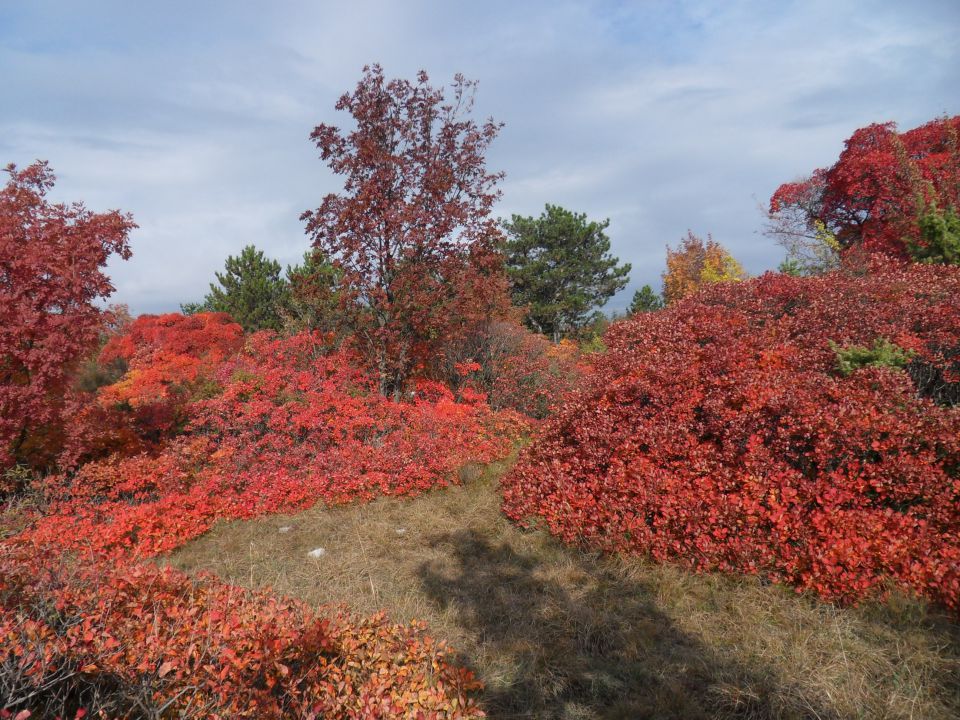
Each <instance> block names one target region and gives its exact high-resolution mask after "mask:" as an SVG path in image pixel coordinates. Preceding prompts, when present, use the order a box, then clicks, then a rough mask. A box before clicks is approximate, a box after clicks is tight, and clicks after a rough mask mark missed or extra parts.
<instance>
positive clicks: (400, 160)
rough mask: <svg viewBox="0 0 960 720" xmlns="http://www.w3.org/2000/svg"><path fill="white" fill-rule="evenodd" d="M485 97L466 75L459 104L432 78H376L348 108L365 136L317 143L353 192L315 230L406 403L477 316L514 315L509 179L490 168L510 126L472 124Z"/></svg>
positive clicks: (343, 104) (384, 384) (359, 334)
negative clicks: (488, 157)
mask: <svg viewBox="0 0 960 720" xmlns="http://www.w3.org/2000/svg"><path fill="white" fill-rule="evenodd" d="M475 87H476V84H475V83H474V82H471V81H468V80H466V79H464V78H463V77H462V76H460V75H457V76H456V77H455V79H454V82H453V84H452V86H451V97H450V98H447V97H446V96H445V94H444V91H443V89H441V88H435V87H432V86H431V85H430V84H429V79H428V77H427V74H426V73H425V72H421V73H420V74H419V75H418V76H417V79H416V81H415V82H410V81H408V80H402V79H397V80H387V79H386V78H385V77H384V74H383V70H382V68H381V67H380V66H379V65H373V66H372V67H366V68H364V73H363V78H362V79H361V80H360V82H359V83H358V84H357V87H356V89H355V90H354V92H353V93H348V94H345V95H343V96H342V97H341V98H340V100H339V102H338V103H337V105H336V107H337V109H338V110H344V111H346V112H348V113H350V115H351V116H352V117H353V119H354V121H355V127H354V129H353V130H352V131H350V132H345V131H342V130H340V129H339V128H336V127H334V126H332V125H326V124H324V125H319V126H318V127H317V128H316V129H315V130H314V131H313V133H312V135H311V139H312V140H313V141H314V142H315V143H316V145H317V148H318V149H319V150H320V157H321V158H322V159H323V160H324V161H326V162H327V163H328V164H329V166H330V168H331V169H332V170H333V171H334V172H335V173H336V174H338V175H341V176H343V178H344V187H343V192H342V193H340V194H333V193H332V194H329V195H327V196H326V197H325V198H324V199H323V202H322V203H321V205H320V207H319V208H317V209H316V210H313V211H307V212H305V213H304V214H303V219H304V220H305V221H306V224H307V232H308V234H309V235H310V236H311V238H312V239H313V243H314V245H315V246H316V247H317V248H320V249H321V250H323V251H324V252H325V253H326V254H327V255H328V256H329V257H330V258H331V259H332V261H333V262H334V264H335V265H336V266H337V267H338V268H339V269H340V271H341V272H342V291H341V302H342V303H343V306H344V310H345V319H346V321H347V322H348V324H349V325H350V326H351V329H352V330H353V331H354V333H355V335H356V342H357V345H358V347H359V349H360V350H361V352H362V353H363V355H364V357H365V358H366V360H367V362H368V363H369V364H370V366H371V368H372V369H373V371H374V372H375V373H376V375H377V378H378V385H379V390H380V392H381V393H382V394H383V395H392V396H393V397H394V398H399V397H400V394H401V392H402V391H403V390H404V388H405V386H406V384H407V381H408V379H409V378H410V376H411V375H412V374H414V373H415V372H416V370H417V369H418V367H422V366H424V365H426V364H427V363H428V362H429V361H430V360H431V356H432V355H434V354H436V352H437V350H438V346H439V344H440V343H441V342H444V341H447V342H448V341H449V339H450V336H451V334H455V333H457V332H459V331H463V330H465V329H467V328H469V327H470V326H471V324H472V323H471V322H470V318H471V317H475V318H478V319H479V318H481V317H484V316H489V315H491V314H496V312H497V311H505V310H506V308H507V305H508V300H507V299H506V298H507V295H506V290H507V285H506V281H505V279H504V278H503V271H502V267H501V265H500V263H499V262H497V255H496V253H495V251H494V242H493V240H494V238H495V236H496V232H497V230H496V226H495V224H494V222H493V220H492V219H491V217H490V209H491V206H492V205H493V203H494V201H495V200H496V199H497V197H498V196H499V191H498V190H497V189H496V186H497V183H498V181H499V180H500V179H501V178H502V177H503V174H502V173H492V172H489V171H488V170H487V168H486V164H485V160H484V155H485V153H486V150H487V148H488V146H489V145H490V143H491V142H492V141H493V139H494V138H495V137H496V136H497V133H498V132H499V129H500V125H499V124H498V123H495V122H493V121H492V120H488V121H486V122H484V123H482V124H477V123H476V122H475V121H474V120H472V119H470V117H469V114H470V111H471V109H472V106H473V95H474V91H475Z"/></svg>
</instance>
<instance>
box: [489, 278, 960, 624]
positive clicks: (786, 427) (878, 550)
mask: <svg viewBox="0 0 960 720" xmlns="http://www.w3.org/2000/svg"><path fill="white" fill-rule="evenodd" d="M878 338H884V339H887V340H889V341H891V342H894V343H896V344H898V345H899V346H901V347H902V348H905V349H909V350H911V351H913V352H914V353H916V354H915V356H914V359H913V361H912V363H911V365H910V367H909V368H908V369H909V371H910V374H908V373H907V372H904V371H902V370H897V369H891V368H878V367H866V368H863V369H861V370H858V371H856V372H854V373H852V374H851V375H850V376H848V377H844V376H842V375H841V374H840V373H839V372H837V371H836V370H835V367H836V362H837V358H836V353H835V351H834V350H833V349H832V348H831V345H830V342H831V341H833V342H835V343H837V344H839V345H840V346H850V345H859V346H866V347H869V346H870V345H871V344H872V343H873V342H874V341H875V340H876V339H878ZM606 343H607V344H608V346H609V348H610V350H609V352H608V353H607V354H606V355H604V356H601V357H600V358H599V359H598V360H597V363H596V365H597V367H596V370H595V373H594V374H593V375H592V376H590V377H588V378H587V380H586V381H585V383H584V384H583V387H582V389H581V391H580V392H579V394H577V395H576V396H575V397H573V398H572V399H571V400H570V401H569V402H568V403H567V404H566V405H565V406H564V407H563V408H562V409H561V410H560V411H559V413H558V414H557V415H556V416H554V418H552V419H551V420H550V421H549V422H548V424H547V426H546V428H545V430H544V432H543V434H542V437H540V439H539V440H538V441H537V442H536V443H535V444H533V445H532V446H531V447H529V448H528V449H527V450H526V451H525V452H524V453H523V455H522V456H521V459H520V462H519V463H518V465H517V466H516V468H515V469H514V470H513V471H512V473H511V474H510V475H509V476H508V477H507V478H506V479H505V481H504V509H505V512H506V513H507V514H508V515H509V516H510V517H512V518H514V519H518V520H521V521H524V522H529V521H530V520H531V518H533V517H537V518H540V519H541V520H542V521H543V522H545V524H546V526H547V527H548V528H549V529H550V530H551V531H552V532H553V533H555V534H557V535H559V536H560V537H562V538H564V539H565V540H568V541H579V542H584V543H587V544H590V545H595V546H598V547H602V548H605V549H610V550H629V551H636V552H642V553H648V554H649V555H651V556H652V557H653V558H655V559H658V560H677V561H680V562H683V563H685V564H687V565H689V566H692V567H694V568H697V569H703V570H708V569H721V570H736V571H742V572H751V573H762V574H765V575H768V576H770V577H772V578H774V579H777V580H780V581H783V582H787V583H791V584H793V585H796V586H797V587H798V588H811V589H814V590H816V591H817V592H818V593H820V594H822V595H824V596H826V597H830V598H839V599H842V600H853V599H856V598H859V597H862V596H864V595H865V594H867V593H868V592H869V591H871V590H872V589H873V588H875V587H876V586H877V585H878V584H880V583H881V582H882V581H883V580H884V579H892V580H893V581H894V582H896V583H897V584H899V585H901V586H904V587H907V588H911V589H912V590H914V591H916V592H917V593H919V594H922V595H925V596H927V597H930V598H933V599H935V600H937V601H939V602H942V603H944V604H946V605H948V606H951V607H954V608H960V409H957V408H956V407H951V406H949V404H939V405H938V404H935V403H934V401H933V400H932V399H930V397H927V396H925V395H929V396H933V397H937V398H940V399H942V398H943V397H945V394H944V392H943V388H944V387H946V386H951V385H950V384H951V383H956V382H957V381H958V380H960V373H958V372H957V370H958V360H957V358H958V357H960V270H958V269H957V268H931V267H926V266H910V267H906V266H880V265H878V266H877V267H876V268H875V272H874V273H873V274H871V275H868V276H861V277H855V276H851V275H843V274H832V275H828V276H823V277H819V278H810V279H799V278H790V277H787V276H784V275H765V276H763V277H761V278H758V279H756V280H753V281H749V282H745V283H727V284H721V285H718V286H716V287H712V288H710V289H708V290H706V291H704V292H701V293H700V294H698V295H696V296H694V297H692V298H690V299H688V300H685V301H683V302H680V303H677V304H676V305H674V306H672V307H670V308H668V309H667V310H665V311H662V312H658V313H642V314H638V315H635V316H633V317H632V318H630V319H628V320H626V321H624V322H622V323H618V324H617V325H615V326H614V327H613V328H611V330H610V331H609V332H608V334H607V336H606ZM931 375H934V376H936V377H938V378H940V381H941V382H940V386H939V388H940V389H939V390H938V391H937V392H935V393H934V392H928V391H929V387H927V383H926V382H925V381H923V378H926V377H929V376H931ZM914 379H916V382H915V381H914ZM952 387H954V388H955V387H956V385H952Z"/></svg>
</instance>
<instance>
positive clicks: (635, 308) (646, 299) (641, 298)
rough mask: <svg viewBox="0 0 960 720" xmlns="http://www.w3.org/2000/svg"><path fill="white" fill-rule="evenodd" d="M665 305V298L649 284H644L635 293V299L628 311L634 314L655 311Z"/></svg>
mask: <svg viewBox="0 0 960 720" xmlns="http://www.w3.org/2000/svg"><path fill="white" fill-rule="evenodd" d="M662 307H663V298H662V297H661V296H660V295H659V294H658V293H655V292H654V291H653V288H652V287H650V286H649V285H644V286H643V287H642V288H640V289H639V290H637V291H636V292H635V293H634V294H633V300H632V301H631V302H630V307H629V308H628V309H627V312H628V313H629V314H630V315H633V314H635V313H638V312H653V311H654V310H660V309H661V308H662Z"/></svg>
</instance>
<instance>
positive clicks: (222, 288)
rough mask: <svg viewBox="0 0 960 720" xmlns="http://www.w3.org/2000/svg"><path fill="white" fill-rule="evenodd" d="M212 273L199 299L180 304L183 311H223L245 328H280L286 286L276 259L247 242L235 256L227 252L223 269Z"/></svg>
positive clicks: (252, 329)
mask: <svg viewBox="0 0 960 720" xmlns="http://www.w3.org/2000/svg"><path fill="white" fill-rule="evenodd" d="M216 275H217V283H216V284H215V283H210V292H209V293H208V294H207V296H206V297H205V298H204V300H203V302H202V303H185V304H184V305H181V306H180V308H181V310H183V312H184V313H186V314H192V313H195V312H201V311H210V312H225V313H228V314H229V315H230V316H231V317H232V318H233V319H234V320H236V321H237V322H238V323H239V324H240V325H241V326H243V329H244V330H245V331H246V332H255V331H257V330H279V329H280V328H281V326H282V324H283V321H282V316H281V311H282V309H283V306H284V304H285V303H286V302H287V298H288V296H289V286H288V284H287V282H286V281H285V280H284V279H283V278H282V277H280V263H278V262H277V261H276V260H270V259H269V258H267V257H266V256H265V255H264V254H263V251H261V250H257V249H256V248H255V247H254V246H253V245H248V246H247V247H245V248H244V249H243V250H242V251H241V253H240V255H239V257H234V256H233V255H230V256H229V257H228V258H227V261H226V263H225V265H224V272H222V273H219V272H218V273H217V274H216Z"/></svg>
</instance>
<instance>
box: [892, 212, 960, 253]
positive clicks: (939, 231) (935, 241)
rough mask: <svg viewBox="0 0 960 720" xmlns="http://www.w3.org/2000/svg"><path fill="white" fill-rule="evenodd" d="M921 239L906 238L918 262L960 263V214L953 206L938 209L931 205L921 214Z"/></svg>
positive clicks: (919, 223)
mask: <svg viewBox="0 0 960 720" xmlns="http://www.w3.org/2000/svg"><path fill="white" fill-rule="evenodd" d="M918 225H919V228H920V239H919V241H911V240H906V241H905V242H906V243H907V247H908V249H909V251H910V256H911V257H912V258H913V259H914V260H916V261H917V262H922V263H927V264H941V265H960V216H958V215H957V212H956V210H954V209H953V208H952V207H949V206H948V207H947V209H946V210H942V211H941V210H938V209H937V206H936V205H935V204H934V205H931V206H929V207H928V208H927V210H926V212H924V213H923V214H922V215H921V216H920V220H919V222H918Z"/></svg>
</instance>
